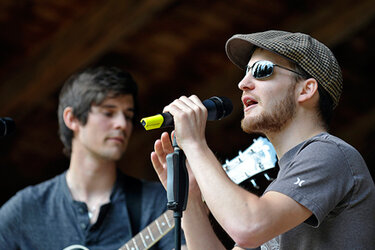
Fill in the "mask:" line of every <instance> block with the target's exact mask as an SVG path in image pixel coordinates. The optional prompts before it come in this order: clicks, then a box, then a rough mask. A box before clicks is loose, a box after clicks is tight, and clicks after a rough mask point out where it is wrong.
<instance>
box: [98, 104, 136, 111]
mask: <svg viewBox="0 0 375 250" xmlns="http://www.w3.org/2000/svg"><path fill="white" fill-rule="evenodd" d="M98 107H99V108H107V109H115V108H118V106H116V105H113V104H101V105H98ZM126 111H132V112H134V107H131V108H127V109H126Z"/></svg>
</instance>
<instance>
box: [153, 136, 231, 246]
mask: <svg viewBox="0 0 375 250" xmlns="http://www.w3.org/2000/svg"><path fill="white" fill-rule="evenodd" d="M154 150H155V151H154V152H152V153H151V161H152V164H153V166H154V168H155V170H156V172H157V174H158V176H159V179H160V181H161V182H162V183H163V185H164V187H165V188H166V189H167V164H166V155H167V154H169V153H171V152H173V148H172V145H171V141H170V139H169V135H168V133H163V134H162V136H161V139H160V140H157V141H156V142H155V146H154ZM187 168H188V171H189V197H188V199H189V200H188V204H187V208H186V211H185V212H184V214H183V217H182V228H183V229H184V234H185V239H186V244H187V247H188V249H190V250H191V249H225V248H224V246H223V245H222V244H221V242H220V240H219V239H218V238H217V237H216V234H215V232H214V231H213V229H212V227H211V223H210V221H209V219H208V210H207V207H206V205H205V204H204V203H203V201H202V196H201V192H200V190H199V187H198V185H197V183H196V181H195V178H194V175H193V173H192V172H191V171H190V170H189V166H188V164H187Z"/></svg>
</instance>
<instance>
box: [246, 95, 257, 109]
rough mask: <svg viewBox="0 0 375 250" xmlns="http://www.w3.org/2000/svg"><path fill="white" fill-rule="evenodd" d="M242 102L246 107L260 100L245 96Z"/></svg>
mask: <svg viewBox="0 0 375 250" xmlns="http://www.w3.org/2000/svg"><path fill="white" fill-rule="evenodd" d="M242 102H243V104H244V106H245V108H247V107H250V106H253V105H256V104H258V102H257V101H256V100H254V99H253V98H251V97H244V98H243V100H242Z"/></svg>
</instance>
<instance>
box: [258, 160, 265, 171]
mask: <svg viewBox="0 0 375 250" xmlns="http://www.w3.org/2000/svg"><path fill="white" fill-rule="evenodd" d="M258 167H259V168H260V169H262V170H263V169H264V166H263V164H262V163H261V162H258Z"/></svg>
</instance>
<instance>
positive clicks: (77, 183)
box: [66, 152, 117, 203]
mask: <svg viewBox="0 0 375 250" xmlns="http://www.w3.org/2000/svg"><path fill="white" fill-rule="evenodd" d="M116 176H117V173H116V164H115V162H114V161H112V160H103V159H102V160H99V159H97V158H94V157H90V156H88V155H85V156H83V157H82V156H81V155H79V154H77V153H75V152H72V157H71V161H70V166H69V169H68V171H67V174H66V179H67V183H68V187H69V189H70V191H71V193H72V196H73V198H74V199H76V200H80V201H84V202H86V203H90V201H91V200H94V199H96V197H99V196H103V195H104V194H108V198H109V194H110V192H111V190H112V188H113V185H114V183H115V181H116Z"/></svg>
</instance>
